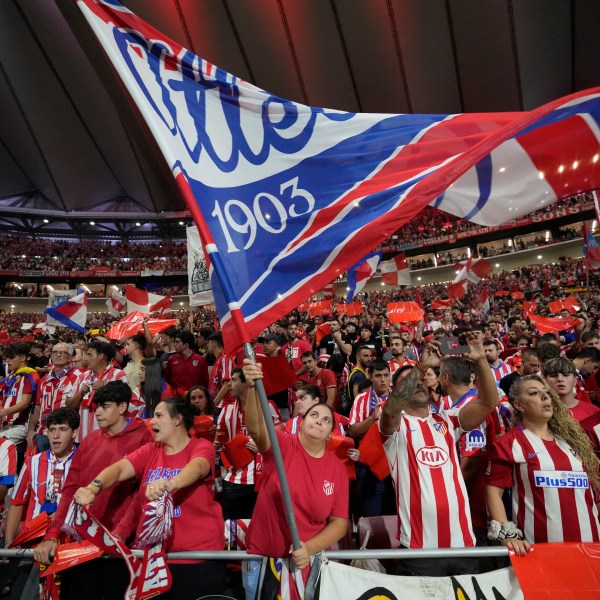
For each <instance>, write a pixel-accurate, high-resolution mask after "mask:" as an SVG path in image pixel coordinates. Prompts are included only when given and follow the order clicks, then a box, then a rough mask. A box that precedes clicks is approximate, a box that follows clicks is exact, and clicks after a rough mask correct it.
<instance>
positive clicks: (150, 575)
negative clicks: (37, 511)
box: [62, 493, 173, 600]
mask: <svg viewBox="0 0 600 600" xmlns="http://www.w3.org/2000/svg"><path fill="white" fill-rule="evenodd" d="M172 527H173V498H172V496H171V494H169V493H165V494H164V495H163V496H162V498H160V499H159V500H155V501H153V502H149V503H148V504H146V506H145V507H144V521H143V523H142V530H141V534H140V537H139V539H138V541H137V543H136V548H142V549H143V550H144V558H143V559H142V560H140V559H139V558H136V557H135V556H134V555H133V553H132V552H131V550H130V549H129V548H128V547H127V546H126V545H125V544H124V543H123V542H122V541H121V540H120V539H118V538H117V537H115V536H114V535H113V534H112V533H111V532H110V531H108V529H106V527H104V525H102V523H100V522H99V521H98V520H97V519H96V518H94V517H93V516H92V515H90V514H88V513H87V512H86V511H85V510H84V509H83V508H82V507H81V506H79V505H78V504H77V503H76V502H75V501H73V502H72V503H71V506H70V507H69V511H68V513H67V516H66V518H65V522H64V525H63V527H62V530H63V531H64V532H65V533H67V534H68V535H70V536H71V537H72V538H73V539H74V540H77V541H81V539H83V538H85V539H87V540H89V541H90V542H92V544H94V545H95V546H97V547H98V548H100V549H101V550H102V551H104V552H108V553H109V554H113V555H115V556H120V557H122V558H123V559H124V560H125V564H126V565H127V568H128V569H129V576H130V580H129V586H128V588H127V590H126V592H125V600H137V599H141V600H144V599H145V598H152V597H153V596H157V595H158V594H163V593H164V592H166V591H168V590H169V589H170V588H171V572H170V571H169V567H168V566H167V561H166V558H165V548H164V543H165V540H166V539H167V538H168V537H169V536H170V535H171V532H172Z"/></svg>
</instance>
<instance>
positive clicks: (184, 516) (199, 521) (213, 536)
mask: <svg viewBox="0 0 600 600" xmlns="http://www.w3.org/2000/svg"><path fill="white" fill-rule="evenodd" d="M197 457H200V458H204V459H206V460H207V461H208V464H209V465H210V466H211V473H209V474H208V475H207V476H206V477H204V479H201V480H199V481H197V482H196V483H195V484H194V485H191V486H189V487H187V488H183V489H181V490H179V491H177V492H175V494H174V495H173V507H174V511H173V533H172V535H171V537H170V538H169V539H168V540H167V543H166V551H167V552H183V551H184V550H185V551H187V550H223V548H224V547H225V540H224V538H223V532H224V530H225V525H224V522H223V513H222V511H221V507H220V506H219V504H217V502H216V501H215V495H214V492H213V479H214V477H213V473H212V467H213V465H214V464H215V457H216V451H215V447H214V446H213V445H212V444H211V443H210V442H208V441H207V440H204V439H196V438H192V439H190V441H189V442H188V445H187V446H186V447H185V448H184V449H183V450H181V451H180V452H178V453H177V454H166V453H165V449H164V446H163V445H162V444H159V443H158V442H150V443H149V444H146V445H144V446H142V447H141V448H138V449H137V450H136V451H135V452H132V453H131V454H129V455H128V456H127V460H128V461H129V462H130V463H131V464H132V465H133V468H134V470H135V476H136V479H138V480H139V481H141V485H140V491H139V496H138V500H139V502H140V504H141V506H144V505H145V504H146V503H147V500H146V497H145V496H144V493H145V491H146V486H147V485H148V484H149V483H151V482H152V481H155V480H157V479H172V478H173V477H175V476H176V475H177V474H178V473H179V472H180V471H181V470H182V469H183V467H185V466H186V465H187V464H188V463H189V462H190V461H191V460H192V459H194V458H197ZM140 515H142V516H143V511H140ZM142 521H143V519H142V518H140V521H139V523H138V528H137V532H136V538H137V537H139V535H140V529H141V526H142ZM174 562H179V561H174ZM184 562H187V561H184Z"/></svg>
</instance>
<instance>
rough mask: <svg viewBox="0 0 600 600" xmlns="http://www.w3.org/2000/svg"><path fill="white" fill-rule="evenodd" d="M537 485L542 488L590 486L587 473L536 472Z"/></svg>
mask: <svg viewBox="0 0 600 600" xmlns="http://www.w3.org/2000/svg"><path fill="white" fill-rule="evenodd" d="M533 477H534V479H535V485H536V486H537V487H542V488H581V489H587V488H588V487H589V486H590V482H589V481H588V476H587V473H586V472H585V471H534V472H533Z"/></svg>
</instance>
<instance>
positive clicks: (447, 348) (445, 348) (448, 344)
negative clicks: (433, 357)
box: [439, 337, 471, 354]
mask: <svg viewBox="0 0 600 600" xmlns="http://www.w3.org/2000/svg"><path fill="white" fill-rule="evenodd" d="M439 341H440V352H441V353H442V354H465V352H470V351H471V348H469V345H468V344H464V345H462V344H461V343H460V340H459V339H458V338H455V337H445V338H440V340H439Z"/></svg>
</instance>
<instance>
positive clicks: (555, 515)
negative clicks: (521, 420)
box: [487, 425, 600, 543]
mask: <svg viewBox="0 0 600 600" xmlns="http://www.w3.org/2000/svg"><path fill="white" fill-rule="evenodd" d="M487 484H488V485H492V486H495V487H499V488H504V489H507V488H512V504H513V520H516V522H517V525H518V526H519V528H520V529H522V531H523V534H524V536H525V539H526V540H527V541H528V542H531V543H545V542H598V541H600V535H599V532H600V523H599V522H598V509H597V508H596V505H595V503H594V498H593V493H592V490H591V488H590V483H589V480H588V476H587V473H586V472H585V471H584V469H583V466H582V464H581V460H580V459H579V457H578V456H577V453H576V452H575V450H574V449H573V448H571V447H570V446H569V444H567V442H566V441H565V440H563V439H562V438H558V437H557V438H556V440H555V441H547V440H542V439H541V438H540V437H538V436H537V435H535V434H533V433H531V431H529V430H527V429H525V428H523V427H522V426H521V425H518V426H517V427H515V428H513V429H512V430H511V431H509V432H508V433H507V434H506V435H504V436H502V437H501V438H498V439H497V440H496V443H495V444H494V447H493V448H492V452H491V456H490V462H489V465H488V470H487Z"/></svg>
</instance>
